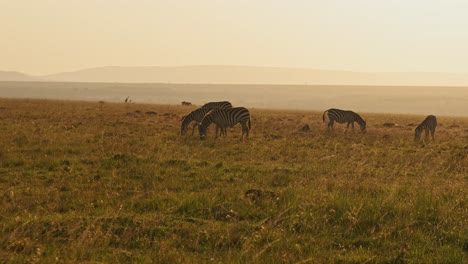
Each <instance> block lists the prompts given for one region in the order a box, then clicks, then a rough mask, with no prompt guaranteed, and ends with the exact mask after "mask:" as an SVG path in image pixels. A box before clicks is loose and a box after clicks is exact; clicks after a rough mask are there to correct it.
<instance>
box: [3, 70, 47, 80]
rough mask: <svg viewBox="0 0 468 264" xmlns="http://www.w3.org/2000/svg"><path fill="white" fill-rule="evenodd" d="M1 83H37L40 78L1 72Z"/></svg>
mask: <svg viewBox="0 0 468 264" xmlns="http://www.w3.org/2000/svg"><path fill="white" fill-rule="evenodd" d="M0 81H5V82H37V81H41V79H40V78H36V77H33V76H31V75H27V74H24V73H21V72H16V71H0Z"/></svg>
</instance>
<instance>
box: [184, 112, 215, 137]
mask: <svg viewBox="0 0 468 264" xmlns="http://www.w3.org/2000/svg"><path fill="white" fill-rule="evenodd" d="M211 110H213V109H211V108H198V109H196V110H193V111H192V112H190V113H189V114H187V115H186V116H184V117H182V119H181V121H182V124H181V126H180V134H181V135H185V134H186V133H187V130H188V127H189V125H190V123H192V121H195V124H194V125H193V128H192V135H193V134H194V133H195V128H196V127H197V126H199V125H200V123H201V121H202V120H203V117H205V115H206V114H207V113H208V112H210V111H211Z"/></svg>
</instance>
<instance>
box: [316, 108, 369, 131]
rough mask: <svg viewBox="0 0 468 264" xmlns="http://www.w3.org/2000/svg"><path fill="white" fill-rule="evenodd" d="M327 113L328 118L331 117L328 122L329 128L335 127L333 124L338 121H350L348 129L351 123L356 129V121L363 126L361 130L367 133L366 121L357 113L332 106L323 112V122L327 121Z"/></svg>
mask: <svg viewBox="0 0 468 264" xmlns="http://www.w3.org/2000/svg"><path fill="white" fill-rule="evenodd" d="M327 113H328V118H329V119H330V121H329V122H328V128H329V129H330V128H333V124H334V122H335V121H336V122H338V123H348V125H347V126H346V129H348V128H349V125H351V126H352V128H353V130H354V122H356V123H358V124H359V126H360V127H361V132H362V133H366V121H364V119H362V117H361V116H360V115H358V114H356V113H355V112H353V111H348V110H340V109H335V108H331V109H328V110H326V111H325V112H323V116H322V119H323V122H325V114H327Z"/></svg>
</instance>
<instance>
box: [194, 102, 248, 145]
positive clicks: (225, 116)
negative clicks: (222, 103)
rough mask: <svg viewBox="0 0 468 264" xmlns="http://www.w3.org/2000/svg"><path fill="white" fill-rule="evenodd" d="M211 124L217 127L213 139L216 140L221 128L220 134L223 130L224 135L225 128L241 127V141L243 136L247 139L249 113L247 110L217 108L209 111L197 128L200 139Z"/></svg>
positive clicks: (242, 108) (204, 135) (240, 108)
mask: <svg viewBox="0 0 468 264" xmlns="http://www.w3.org/2000/svg"><path fill="white" fill-rule="evenodd" d="M211 123H215V124H216V125H217V127H216V134H215V139H216V138H218V132H219V128H221V133H223V129H224V134H225V135H226V128H228V127H232V126H235V125H237V124H238V123H240V124H241V125H242V136H241V140H243V139H244V135H246V138H247V139H248V138H249V132H250V129H251V122H250V112H249V110H247V108H244V107H235V108H226V109H223V108H218V109H214V110H212V111H210V112H209V113H208V114H207V115H205V117H204V118H203V120H202V122H201V124H200V126H199V127H198V130H199V132H200V139H205V137H206V132H207V130H208V127H209V126H210V125H211Z"/></svg>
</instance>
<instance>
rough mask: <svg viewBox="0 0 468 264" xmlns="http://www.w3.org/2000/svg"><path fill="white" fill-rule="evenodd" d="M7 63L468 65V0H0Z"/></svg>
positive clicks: (52, 67) (462, 68)
mask: <svg viewBox="0 0 468 264" xmlns="http://www.w3.org/2000/svg"><path fill="white" fill-rule="evenodd" d="M0 36H1V40H0V70H15V71H22V72H26V73H30V74H49V73H55V72H59V71H72V70H78V69H82V68H88V67H96V66H109V65H112V66H179V65H200V64H202V65H207V64H217V65H219V64H222V65H231V64H232V65H257V66H287V67H306V68H317V69H340V70H353V71H443V72H468V1H466V0H458V1H456V0H352V1H351V0H320V1H318V0H289V1H287V0H281V1H279V0H185V1H182V0H0Z"/></svg>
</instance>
